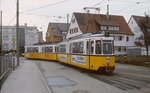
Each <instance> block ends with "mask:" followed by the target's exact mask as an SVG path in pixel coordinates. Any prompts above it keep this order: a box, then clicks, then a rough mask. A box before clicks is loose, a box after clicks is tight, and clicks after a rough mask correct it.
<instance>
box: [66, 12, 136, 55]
mask: <svg viewBox="0 0 150 93" xmlns="http://www.w3.org/2000/svg"><path fill="white" fill-rule="evenodd" d="M105 32H108V33H109V34H110V35H111V36H113V37H114V39H115V41H114V45H115V54H116V55H122V54H126V50H127V48H128V47H130V46H133V45H134V42H133V38H134V34H133V32H132V31H131V29H130V28H129V26H128V24H127V23H126V21H125V19H124V17H123V16H118V15H105V14H89V13H73V15H72V18H71V23H70V27H69V30H68V33H67V36H66V38H67V39H69V38H72V37H74V36H78V35H83V34H85V33H92V34H96V33H105Z"/></svg>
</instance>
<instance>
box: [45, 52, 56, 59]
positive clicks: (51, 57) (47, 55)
mask: <svg viewBox="0 0 150 93" xmlns="http://www.w3.org/2000/svg"><path fill="white" fill-rule="evenodd" d="M44 58H45V60H57V54H56V53H44Z"/></svg>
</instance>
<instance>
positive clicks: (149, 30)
mask: <svg viewBox="0 0 150 93" xmlns="http://www.w3.org/2000/svg"><path fill="white" fill-rule="evenodd" d="M128 25H129V27H130V29H131V31H132V32H133V33H134V44H135V46H144V45H145V43H146V42H145V39H146V37H147V39H148V40H149V41H147V43H148V44H149V45H150V18H149V17H148V16H135V15H132V16H131V18H130V20H129V22H128Z"/></svg>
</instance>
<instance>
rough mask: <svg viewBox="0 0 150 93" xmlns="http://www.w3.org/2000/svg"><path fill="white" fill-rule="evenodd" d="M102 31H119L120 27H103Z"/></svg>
mask: <svg viewBox="0 0 150 93" xmlns="http://www.w3.org/2000/svg"><path fill="white" fill-rule="evenodd" d="M100 29H101V31H105V30H109V31H119V30H120V27H119V26H106V25H101V27H100Z"/></svg>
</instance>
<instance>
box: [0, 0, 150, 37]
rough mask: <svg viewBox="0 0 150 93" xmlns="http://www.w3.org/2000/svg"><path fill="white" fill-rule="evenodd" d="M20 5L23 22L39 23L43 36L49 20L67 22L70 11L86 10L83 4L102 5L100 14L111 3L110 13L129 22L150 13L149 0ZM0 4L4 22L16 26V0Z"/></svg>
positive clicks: (44, 0)
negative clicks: (132, 16) (134, 16)
mask: <svg viewBox="0 0 150 93" xmlns="http://www.w3.org/2000/svg"><path fill="white" fill-rule="evenodd" d="M19 4H20V25H24V23H27V24H28V25H29V26H37V27H38V29H39V30H40V31H43V32H44V33H43V34H44V37H45V32H46V31H47V26H48V23H49V22H66V21H67V18H66V16H67V14H69V16H70V18H71V16H72V13H73V12H82V13H83V12H85V11H84V10H83V8H84V7H93V6H94V7H100V9H101V10H100V13H102V14H106V12H107V11H106V10H107V5H109V8H110V9H109V11H110V14H113V15H122V16H124V17H125V19H126V20H127V21H128V20H129V18H130V16H131V15H140V16H144V12H147V14H150V0H19ZM0 7H1V10H2V11H3V25H5V26H11V25H15V23H16V19H15V16H16V13H15V12H16V0H1V4H0ZM91 12H94V11H91ZM58 16H61V18H60V17H58ZM13 19H14V20H13Z"/></svg>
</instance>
